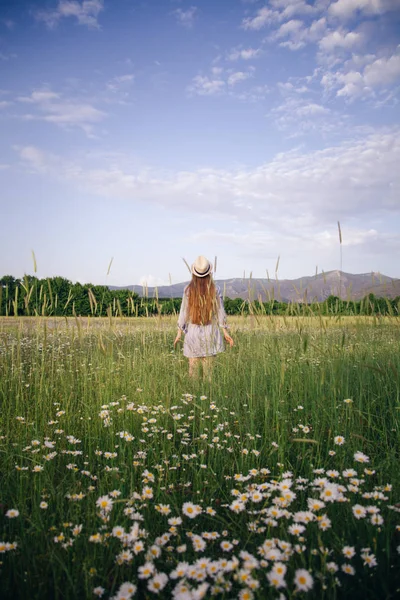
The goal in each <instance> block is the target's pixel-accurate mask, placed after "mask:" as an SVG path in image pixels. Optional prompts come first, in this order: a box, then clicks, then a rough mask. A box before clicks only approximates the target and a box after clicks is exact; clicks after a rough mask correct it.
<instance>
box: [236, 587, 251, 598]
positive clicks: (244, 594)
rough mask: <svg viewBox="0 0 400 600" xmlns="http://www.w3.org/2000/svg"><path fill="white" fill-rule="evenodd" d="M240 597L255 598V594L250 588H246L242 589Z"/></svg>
mask: <svg viewBox="0 0 400 600" xmlns="http://www.w3.org/2000/svg"><path fill="white" fill-rule="evenodd" d="M238 598H239V600H253V598H254V594H253V592H252V591H251V590H249V589H248V588H244V589H243V590H240V592H239V596H238Z"/></svg>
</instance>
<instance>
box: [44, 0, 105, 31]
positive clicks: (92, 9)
mask: <svg viewBox="0 0 400 600" xmlns="http://www.w3.org/2000/svg"><path fill="white" fill-rule="evenodd" d="M103 9H104V4H103V0H83V1H82V2H78V1H77V0H60V1H59V2H58V6H57V8H56V9H55V10H38V11H36V12H35V13H34V15H35V18H36V19H37V20H38V21H43V22H44V23H45V24H46V25H47V27H49V29H53V28H54V27H56V26H57V25H58V23H59V22H60V21H61V19H64V18H69V17H73V18H75V19H76V20H77V22H78V24H79V25H86V26H87V27H89V28H93V29H99V27H100V26H99V23H98V20H97V19H98V16H99V14H100V13H101V11H102V10H103Z"/></svg>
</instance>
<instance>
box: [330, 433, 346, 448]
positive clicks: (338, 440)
mask: <svg viewBox="0 0 400 600" xmlns="http://www.w3.org/2000/svg"><path fill="white" fill-rule="evenodd" d="M333 441H334V443H335V444H336V446H343V444H344V442H345V439H344V437H343V436H342V435H337V436H336V437H334V438H333Z"/></svg>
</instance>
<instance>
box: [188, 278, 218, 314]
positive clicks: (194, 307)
mask: <svg viewBox="0 0 400 600" xmlns="http://www.w3.org/2000/svg"><path fill="white" fill-rule="evenodd" d="M186 293H187V295H188V314H187V317H188V321H189V323H193V324H194V325H209V324H210V323H211V322H212V319H213V317H214V315H215V314H216V309H217V306H216V304H217V298H216V289H215V284H214V281H213V279H212V277H211V274H208V275H206V276H205V277H196V275H192V281H191V282H190V283H189V285H188V287H187V288H186Z"/></svg>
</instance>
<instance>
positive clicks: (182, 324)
mask: <svg viewBox="0 0 400 600" xmlns="http://www.w3.org/2000/svg"><path fill="white" fill-rule="evenodd" d="M187 301H188V298H187V294H186V289H185V290H184V292H183V296H182V303H181V309H180V311H179V317H178V333H177V335H176V338H175V341H174V348H175V346H176V344H177V343H178V342H179V340H180V339H181V337H182V331H183V333H186V332H187V323H186V318H187V317H186V315H187Z"/></svg>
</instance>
